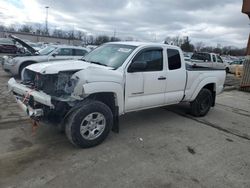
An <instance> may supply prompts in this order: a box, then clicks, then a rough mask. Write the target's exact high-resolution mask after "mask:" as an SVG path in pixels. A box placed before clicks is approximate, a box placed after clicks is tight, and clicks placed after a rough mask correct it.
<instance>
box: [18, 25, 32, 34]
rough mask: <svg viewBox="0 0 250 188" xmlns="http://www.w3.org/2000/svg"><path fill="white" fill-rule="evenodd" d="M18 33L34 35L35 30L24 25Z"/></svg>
mask: <svg viewBox="0 0 250 188" xmlns="http://www.w3.org/2000/svg"><path fill="white" fill-rule="evenodd" d="M18 31H19V32H24V33H32V31H33V28H32V26H30V25H22V27H21V28H20V29H19V30H18Z"/></svg>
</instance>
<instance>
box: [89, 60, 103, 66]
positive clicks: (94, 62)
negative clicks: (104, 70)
mask: <svg viewBox="0 0 250 188" xmlns="http://www.w3.org/2000/svg"><path fill="white" fill-rule="evenodd" d="M90 63H93V64H96V65H102V66H105V67H107V65H105V64H103V63H100V62H96V61H90Z"/></svg>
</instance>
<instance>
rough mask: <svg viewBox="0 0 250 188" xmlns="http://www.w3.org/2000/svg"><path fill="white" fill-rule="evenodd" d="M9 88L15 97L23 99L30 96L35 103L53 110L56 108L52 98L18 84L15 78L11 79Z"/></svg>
mask: <svg viewBox="0 0 250 188" xmlns="http://www.w3.org/2000/svg"><path fill="white" fill-rule="evenodd" d="M8 88H9V91H12V92H13V94H14V95H19V96H23V97H25V96H27V95H28V97H32V98H33V100H34V101H35V102H38V103H40V104H43V105H45V106H48V107H50V108H51V109H53V108H54V105H53V104H52V102H51V96H49V95H47V94H46V93H44V92H42V91H36V90H32V89H30V88H28V87H26V86H25V85H23V84H20V83H17V82H16V80H15V79H14V78H11V79H10V80H9V81H8Z"/></svg>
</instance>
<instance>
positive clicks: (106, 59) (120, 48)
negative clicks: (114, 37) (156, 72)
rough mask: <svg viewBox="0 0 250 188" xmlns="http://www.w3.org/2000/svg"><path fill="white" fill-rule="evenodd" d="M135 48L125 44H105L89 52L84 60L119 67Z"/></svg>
mask: <svg viewBox="0 0 250 188" xmlns="http://www.w3.org/2000/svg"><path fill="white" fill-rule="evenodd" d="M135 48H136V46H130V45H123V44H104V45H102V46H100V47H98V48H96V49H95V50H93V51H92V52H90V53H89V54H87V55H86V56H85V57H84V58H83V60H84V61H87V62H91V63H96V64H100V65H104V66H108V67H113V68H115V69H117V68H118V67H120V66H121V65H122V64H123V63H124V61H125V60H126V59H127V57H128V56H129V55H130V54H131V53H132V52H133V50H134V49H135Z"/></svg>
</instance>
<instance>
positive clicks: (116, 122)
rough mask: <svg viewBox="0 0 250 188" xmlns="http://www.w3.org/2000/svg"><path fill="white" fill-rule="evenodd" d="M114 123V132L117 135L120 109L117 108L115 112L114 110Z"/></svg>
mask: <svg viewBox="0 0 250 188" xmlns="http://www.w3.org/2000/svg"><path fill="white" fill-rule="evenodd" d="M114 111H115V112H114V117H113V118H114V120H113V121H114V122H113V127H112V131H113V132H115V133H119V107H118V106H116V107H115V110H114Z"/></svg>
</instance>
